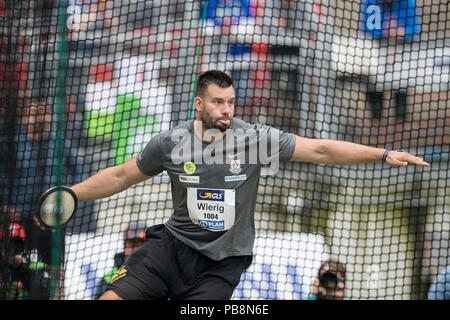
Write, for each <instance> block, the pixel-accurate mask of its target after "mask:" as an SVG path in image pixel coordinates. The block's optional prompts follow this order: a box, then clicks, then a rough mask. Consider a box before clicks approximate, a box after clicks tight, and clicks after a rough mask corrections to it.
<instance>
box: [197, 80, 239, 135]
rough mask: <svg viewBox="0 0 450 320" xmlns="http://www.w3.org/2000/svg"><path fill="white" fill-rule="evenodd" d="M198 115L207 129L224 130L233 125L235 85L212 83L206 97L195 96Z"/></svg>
mask: <svg viewBox="0 0 450 320" xmlns="http://www.w3.org/2000/svg"><path fill="white" fill-rule="evenodd" d="M194 101H195V109H196V110H197V117H198V119H199V120H201V121H202V123H203V126H204V128H205V129H219V130H220V131H222V132H224V131H225V130H227V129H228V128H229V127H230V125H231V119H232V118H233V115H234V101H235V95H234V87H233V86H230V87H228V88H221V87H219V86H218V85H215V84H210V85H209V86H208V89H207V90H206V93H205V96H204V97H196V98H195V100H194Z"/></svg>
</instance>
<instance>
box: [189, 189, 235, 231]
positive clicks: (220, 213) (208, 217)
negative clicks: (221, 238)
mask: <svg viewBox="0 0 450 320" xmlns="http://www.w3.org/2000/svg"><path fill="white" fill-rule="evenodd" d="M187 207H188V211H189V217H190V218H191V220H192V222H193V223H195V224H196V225H198V226H200V227H201V228H203V229H207V230H209V231H226V230H228V229H230V228H231V226H232V225H233V224H234V219H235V208H236V202H235V191H234V190H227V189H199V188H191V187H188V188H187Z"/></svg>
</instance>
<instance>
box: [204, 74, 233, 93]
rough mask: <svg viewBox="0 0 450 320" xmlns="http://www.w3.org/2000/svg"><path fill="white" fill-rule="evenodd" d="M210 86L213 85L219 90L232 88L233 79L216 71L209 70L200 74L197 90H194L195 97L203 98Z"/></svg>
mask: <svg viewBox="0 0 450 320" xmlns="http://www.w3.org/2000/svg"><path fill="white" fill-rule="evenodd" d="M210 84H215V85H217V86H219V87H220V88H228V87H230V86H234V84H233V79H231V77H230V76H229V75H227V74H226V73H225V72H222V71H218V70H210V71H206V72H204V73H202V74H201V75H200V77H198V81H197V88H196V90H195V96H196V97H204V96H205V93H206V90H207V89H208V86H209V85H210Z"/></svg>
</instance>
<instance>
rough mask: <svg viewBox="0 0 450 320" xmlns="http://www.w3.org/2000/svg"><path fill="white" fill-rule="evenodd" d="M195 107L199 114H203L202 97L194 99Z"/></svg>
mask: <svg viewBox="0 0 450 320" xmlns="http://www.w3.org/2000/svg"><path fill="white" fill-rule="evenodd" d="M194 106H195V110H197V112H202V110H203V99H202V98H201V97H198V96H197V97H195V98H194Z"/></svg>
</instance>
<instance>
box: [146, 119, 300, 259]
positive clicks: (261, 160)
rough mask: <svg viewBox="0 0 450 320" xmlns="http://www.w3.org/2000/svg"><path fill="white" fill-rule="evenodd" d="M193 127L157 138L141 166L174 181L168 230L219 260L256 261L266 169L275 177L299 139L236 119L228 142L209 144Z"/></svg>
mask: <svg viewBox="0 0 450 320" xmlns="http://www.w3.org/2000/svg"><path fill="white" fill-rule="evenodd" d="M193 122H194V121H193V120H191V121H187V122H184V123H182V124H181V125H179V126H177V127H175V128H173V129H172V130H169V131H165V132H162V133H160V134H158V135H156V136H154V137H153V138H152V139H151V141H150V142H149V143H148V144H147V146H146V147H145V149H144V150H143V151H142V152H141V153H140V154H139V156H138V159H137V165H138V167H139V169H140V170H141V171H142V172H143V173H144V174H146V175H149V176H154V175H157V174H159V173H161V172H162V171H164V170H165V171H166V172H167V174H168V175H169V177H170V179H171V187H172V199H173V207H174V208H173V209H174V211H173V214H172V215H171V217H170V218H169V220H168V221H167V222H166V226H167V228H168V229H169V230H170V231H171V232H172V233H173V234H174V236H175V237H177V238H178V239H179V240H180V241H182V242H183V243H185V244H186V245H188V246H189V247H191V248H193V249H194V250H196V251H198V252H200V253H202V254H204V255H206V256H208V257H210V258H211V259H214V260H221V259H223V258H226V257H228V256H239V255H251V254H252V248H253V242H254V238H255V226H254V210H255V204H256V196H257V191H258V184H259V177H260V174H261V169H262V168H266V169H267V170H269V172H272V173H274V172H276V171H277V169H278V163H279V161H286V160H289V159H290V158H291V156H292V154H293V152H294V148H295V135H293V134H289V133H284V132H282V131H280V130H278V129H275V128H273V127H270V126H266V125H261V124H249V123H246V122H244V121H242V120H240V119H237V118H233V120H232V124H231V126H230V128H229V129H228V130H227V131H226V134H225V135H224V137H223V138H220V139H217V140H216V141H214V142H212V143H206V142H203V141H201V139H200V138H199V137H197V135H196V134H194V127H193ZM207 133H210V132H209V131H208V132H207ZM212 133H214V132H212ZM266 169H264V170H266Z"/></svg>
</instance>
